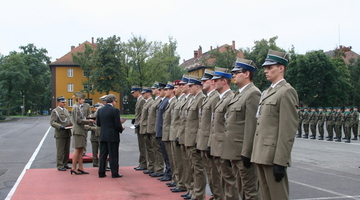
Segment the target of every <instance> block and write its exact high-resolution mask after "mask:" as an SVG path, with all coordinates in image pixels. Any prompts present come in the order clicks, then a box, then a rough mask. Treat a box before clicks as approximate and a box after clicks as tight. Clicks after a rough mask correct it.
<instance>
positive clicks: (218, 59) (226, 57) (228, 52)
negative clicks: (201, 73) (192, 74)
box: [209, 46, 238, 70]
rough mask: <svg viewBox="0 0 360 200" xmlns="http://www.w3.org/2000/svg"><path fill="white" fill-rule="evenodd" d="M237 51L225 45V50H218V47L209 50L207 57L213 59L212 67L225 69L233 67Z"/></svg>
mask: <svg viewBox="0 0 360 200" xmlns="http://www.w3.org/2000/svg"><path fill="white" fill-rule="evenodd" d="M237 54H238V51H237V50H235V49H233V48H232V47H231V46H225V51H224V52H220V48H219V47H218V48H216V49H214V50H212V51H210V56H209V59H214V58H215V61H214V65H213V67H215V66H216V67H222V68H227V69H230V70H231V69H233V68H234V63H235V61H236V56H237Z"/></svg>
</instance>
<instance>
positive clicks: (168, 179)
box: [160, 176, 171, 181]
mask: <svg viewBox="0 0 360 200" xmlns="http://www.w3.org/2000/svg"><path fill="white" fill-rule="evenodd" d="M160 181H171V177H165V176H164V177H163V179H161V180H160Z"/></svg>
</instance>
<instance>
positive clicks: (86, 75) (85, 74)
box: [83, 70, 91, 77]
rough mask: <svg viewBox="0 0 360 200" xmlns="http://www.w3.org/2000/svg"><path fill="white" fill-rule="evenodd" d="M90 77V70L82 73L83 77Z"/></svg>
mask: <svg viewBox="0 0 360 200" xmlns="http://www.w3.org/2000/svg"><path fill="white" fill-rule="evenodd" d="M90 75H91V70H85V71H83V77H90Z"/></svg>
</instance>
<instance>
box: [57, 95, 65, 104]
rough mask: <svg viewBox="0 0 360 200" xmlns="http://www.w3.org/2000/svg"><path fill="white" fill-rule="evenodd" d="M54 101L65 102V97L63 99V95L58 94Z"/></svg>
mask: <svg viewBox="0 0 360 200" xmlns="http://www.w3.org/2000/svg"><path fill="white" fill-rule="evenodd" d="M56 101H57V102H62V103H65V102H66V99H65V97H63V96H60V97H58V98H56Z"/></svg>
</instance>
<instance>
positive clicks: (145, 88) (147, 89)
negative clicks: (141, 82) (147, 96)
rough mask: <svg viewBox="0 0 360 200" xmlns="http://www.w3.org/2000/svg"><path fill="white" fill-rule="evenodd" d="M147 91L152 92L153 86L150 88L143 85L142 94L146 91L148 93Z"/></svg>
mask: <svg viewBox="0 0 360 200" xmlns="http://www.w3.org/2000/svg"><path fill="white" fill-rule="evenodd" d="M146 92H150V93H151V92H152V90H151V88H149V87H143V88H142V91H141V94H144V93H146Z"/></svg>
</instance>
